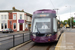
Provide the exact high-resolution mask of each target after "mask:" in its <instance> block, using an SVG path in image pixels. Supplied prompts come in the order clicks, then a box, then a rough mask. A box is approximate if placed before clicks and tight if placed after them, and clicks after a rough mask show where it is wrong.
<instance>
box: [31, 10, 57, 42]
mask: <svg viewBox="0 0 75 50" xmlns="http://www.w3.org/2000/svg"><path fill="white" fill-rule="evenodd" d="M30 38H31V40H32V41H34V42H36V43H47V42H53V41H56V38H57V19H56V11H54V10H49V9H42V10H37V11H35V12H34V13H33V16H32V26H31V32H30Z"/></svg>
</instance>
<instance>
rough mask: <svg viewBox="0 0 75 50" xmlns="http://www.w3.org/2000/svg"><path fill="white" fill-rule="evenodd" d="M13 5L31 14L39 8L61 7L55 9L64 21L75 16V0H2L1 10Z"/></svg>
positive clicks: (0, 1) (8, 8) (9, 8)
mask: <svg viewBox="0 0 75 50" xmlns="http://www.w3.org/2000/svg"><path fill="white" fill-rule="evenodd" d="M12 7H15V8H16V9H19V10H22V9H24V11H25V12H28V13H31V14H33V12H34V11H36V10H39V9H59V10H58V11H57V10H55V11H56V12H57V18H58V19H59V17H60V20H62V21H64V20H67V19H68V18H70V17H72V16H73V17H75V0H0V10H11V9H12ZM70 13H71V15H70Z"/></svg>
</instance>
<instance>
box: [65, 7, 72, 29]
mask: <svg viewBox="0 0 75 50" xmlns="http://www.w3.org/2000/svg"><path fill="white" fill-rule="evenodd" d="M66 7H67V6H66ZM70 28H72V22H71V6H70Z"/></svg>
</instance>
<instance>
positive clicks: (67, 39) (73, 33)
mask: <svg viewBox="0 0 75 50" xmlns="http://www.w3.org/2000/svg"><path fill="white" fill-rule="evenodd" d="M55 50H75V29H67V30H66V31H65V32H64V33H63V34H62V35H61V37H60V39H59V41H58V44H57V46H56V48H55Z"/></svg>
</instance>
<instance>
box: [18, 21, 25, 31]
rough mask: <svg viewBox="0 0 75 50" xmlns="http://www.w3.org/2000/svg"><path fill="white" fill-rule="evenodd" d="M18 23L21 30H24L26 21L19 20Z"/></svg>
mask: <svg viewBox="0 0 75 50" xmlns="http://www.w3.org/2000/svg"><path fill="white" fill-rule="evenodd" d="M18 23H19V30H20V31H23V23H24V20H18Z"/></svg>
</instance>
